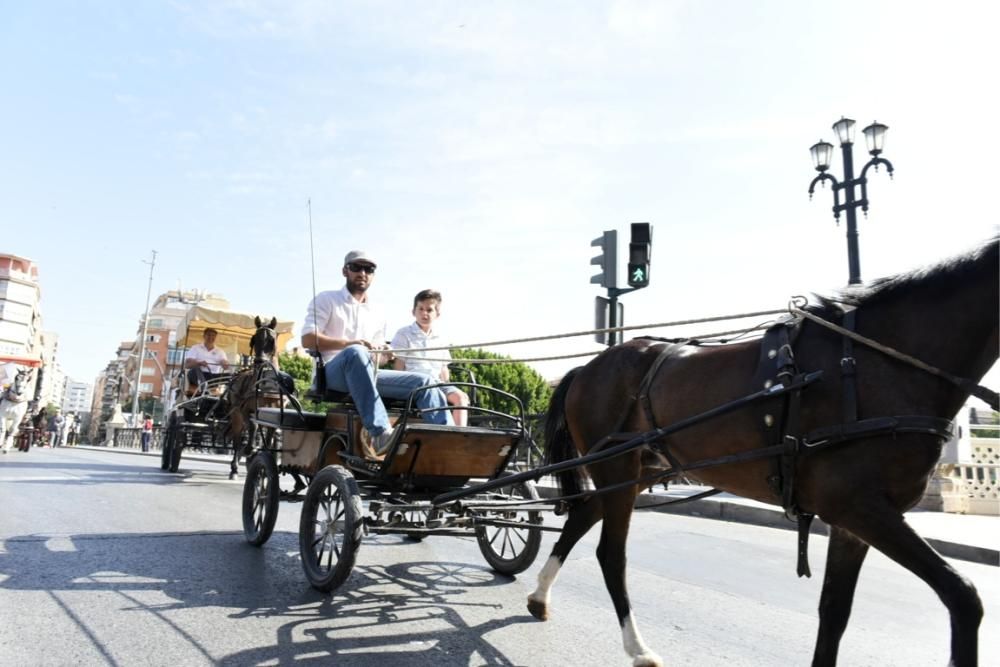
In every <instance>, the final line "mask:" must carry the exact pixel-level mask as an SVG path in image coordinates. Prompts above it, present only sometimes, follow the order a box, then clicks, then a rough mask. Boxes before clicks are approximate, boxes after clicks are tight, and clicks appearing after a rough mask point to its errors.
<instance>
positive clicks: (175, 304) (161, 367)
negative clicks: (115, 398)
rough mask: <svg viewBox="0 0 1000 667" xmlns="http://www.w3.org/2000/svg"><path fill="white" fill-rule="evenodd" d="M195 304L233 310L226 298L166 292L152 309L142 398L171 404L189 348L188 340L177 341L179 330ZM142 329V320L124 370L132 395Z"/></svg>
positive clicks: (141, 386) (147, 335) (143, 373)
mask: <svg viewBox="0 0 1000 667" xmlns="http://www.w3.org/2000/svg"><path fill="white" fill-rule="evenodd" d="M194 305H202V306H207V307H209V308H217V309H220V310H228V309H229V301H228V300H227V299H225V298H224V297H222V296H220V295H218V294H212V293H208V292H203V291H199V290H183V291H182V290H171V291H168V292H164V293H163V294H161V295H159V296H158V297H156V300H155V301H154V302H153V305H152V306H150V309H149V322H148V325H147V326H146V341H145V359H144V360H143V363H142V369H141V371H140V372H139V387H138V389H139V396H140V398H148V397H152V398H155V399H158V400H159V401H160V402H161V405H162V404H167V403H169V401H168V394H169V392H170V387H171V385H172V383H173V380H174V379H175V378H176V377H177V376H178V375H179V374H180V373H181V371H182V368H181V359H182V358H183V354H184V349H185V341H178V340H177V328H178V326H179V325H180V323H181V320H182V319H184V315H185V314H187V311H188V309H190V308H191V307H192V306H194ZM142 328H143V327H142V318H141V317H140V318H139V323H138V327H137V329H136V338H135V342H134V343H132V347H131V348H130V350H129V352H130V355H129V356H127V357H126V359H125V363H124V367H123V369H122V371H121V373H122V374H124V376H125V378H126V380H127V382H126V384H127V385H128V387H129V389H128V391H127V395H132V390H131V386H132V384H134V383H135V378H136V371H137V370H138V368H139V350H140V349H141V347H142V346H141V343H142V341H141V337H142ZM193 342H200V341H193ZM123 345H124V343H123ZM119 350H121V348H119Z"/></svg>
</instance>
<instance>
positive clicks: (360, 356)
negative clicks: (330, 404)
mask: <svg viewBox="0 0 1000 667" xmlns="http://www.w3.org/2000/svg"><path fill="white" fill-rule="evenodd" d="M323 370H324V371H325V372H326V386H327V387H328V388H330V389H333V390H335V391H346V392H348V393H349V394H350V395H351V398H352V399H353V400H354V405H355V406H356V407H357V409H358V414H360V415H361V421H362V423H364V425H365V428H366V429H367V430H368V432H369V433H371V434H372V435H373V436H376V435H381V434H382V433H383V432H384V431H386V430H388V429H389V416H388V415H387V414H386V412H385V406H384V405H382V401H381V400H380V399H379V395H382V396H385V397H387V398H400V399H406V398H408V397H409V395H410V392H412V391H413V390H414V389H419V388H420V387H426V386H428V385H432V384H436V381H435V380H434V378H432V377H431V376H430V375H425V374H423V373H407V372H405V371H382V370H380V371H379V372H378V376H377V377H378V379H377V380H376V375H375V365H374V364H373V363H372V360H371V356H369V354H368V348H366V347H365V346H364V345H350V346H348V347H345V348H344V349H343V350H341V351H340V352H339V353H337V356H335V357H334V358H333V359H331V360H330V361H328V362H326V364H325V365H324V367H323ZM414 401H415V403H416V404H417V407H418V408H420V409H421V410H433V412H426V413H424V415H423V418H424V420H425V421H428V422H431V423H432V424H448V425H451V424H453V423H454V422H453V421H452V419H451V411H449V410H448V409H447V408H448V401H447V400H445V397H444V392H442V391H441V390H440V389H427V390H425V391H420V392H418V393H417V394H416V395H415V396H414Z"/></svg>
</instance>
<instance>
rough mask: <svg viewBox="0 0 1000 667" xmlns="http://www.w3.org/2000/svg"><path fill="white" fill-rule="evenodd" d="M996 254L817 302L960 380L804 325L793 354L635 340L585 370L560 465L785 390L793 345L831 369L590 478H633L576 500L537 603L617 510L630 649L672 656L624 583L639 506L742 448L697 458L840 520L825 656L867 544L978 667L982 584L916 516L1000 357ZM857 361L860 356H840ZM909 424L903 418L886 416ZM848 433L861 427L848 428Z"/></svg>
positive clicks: (962, 664) (567, 416)
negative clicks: (782, 364) (945, 448)
mask: <svg viewBox="0 0 1000 667" xmlns="http://www.w3.org/2000/svg"><path fill="white" fill-rule="evenodd" d="M998 263H1000V259H998V243H997V240H996V239H994V240H993V241H991V242H990V243H988V244H986V245H984V246H983V247H982V248H980V249H978V250H977V251H975V252H973V253H970V254H968V255H965V256H962V257H959V258H956V259H954V260H951V261H948V262H945V263H942V264H940V265H937V266H934V267H931V268H928V269H925V270H921V271H916V272H913V273H909V274H904V275H900V276H896V277H892V278H887V279H882V280H879V281H876V282H873V283H872V284H871V285H870V286H868V287H864V288H852V289H850V290H848V291H845V292H843V293H842V294H841V295H840V296H839V297H838V298H837V299H823V300H821V304H820V305H819V306H814V307H811V308H810V309H809V312H810V314H812V315H816V316H819V317H820V318H822V319H823V320H826V321H830V322H834V323H838V324H844V325H845V326H847V327H849V326H850V323H849V322H845V321H844V320H845V312H848V311H850V310H851V307H853V308H854V309H855V310H854V314H853V315H852V316H851V317H853V318H854V319H855V323H854V325H853V327H854V331H855V332H856V333H857V334H859V335H861V336H864V337H866V338H867V339H872V340H874V341H878V342H879V343H881V344H883V345H884V346H887V347H889V348H892V349H894V350H897V351H899V352H902V353H905V354H906V355H909V356H911V357H915V358H916V359H919V360H920V361H922V362H924V363H925V364H927V365H930V366H933V367H936V369H940V370H942V371H946V372H947V373H950V374H954V376H960V377H958V378H955V377H952V380H954V382H952V381H946V380H945V379H942V377H940V376H938V375H934V374H932V373H930V372H927V371H926V370H921V369H919V368H917V367H915V366H914V365H912V364H911V363H908V362H905V361H902V360H900V359H899V358H897V357H894V356H890V355H889V354H886V353H884V352H882V351H878V350H877V349H875V348H874V347H872V346H870V345H868V344H863V343H858V342H852V343H847V344H846V345H845V339H846V338H848V337H846V336H844V335H843V334H842V333H839V332H836V331H831V330H829V329H828V328H826V327H824V326H821V324H820V323H817V322H815V321H812V320H808V319H805V320H803V319H802V318H799V319H798V323H797V324H795V326H789V327H788V328H789V329H790V330H791V331H792V333H791V334H790V338H789V339H788V340H789V342H788V345H786V346H782V347H783V348H787V349H783V350H781V351H780V352H781V353H780V354H777V353H776V352H777V350H776V351H775V352H771V350H769V349H768V348H767V347H763V346H765V345H767V343H766V341H767V340H768V339H767V338H766V337H765V338H764V339H763V341H765V342H763V343H762V341H761V340H757V341H748V342H742V343H735V344H730V345H720V346H712V347H695V346H685V345H681V346H673V347H672V349H671V350H670V353H669V354H664V353H663V352H664V350H665V346H664V345H663V344H662V343H655V342H651V341H648V340H633V341H630V342H629V343H627V344H624V345H620V346H617V347H614V348H611V349H609V350H607V351H606V352H604V353H603V354H601V355H600V356H598V357H597V358H595V359H594V360H593V361H591V362H590V363H589V364H587V365H586V366H584V367H582V368H578V369H575V370H574V371H572V372H571V373H570V374H568V375H567V376H566V377H565V378H564V379H563V381H562V382H561V383H560V385H559V387H558V388H557V390H556V392H555V393H554V395H553V397H552V402H551V406H550V411H549V416H548V419H549V421H548V425H547V431H546V435H547V442H548V446H549V455H550V460H551V461H552V462H560V461H567V460H570V459H572V458H574V457H576V456H578V455H581V454H585V453H587V452H588V451H591V450H593V449H595V446H597V447H596V448H597V449H600V448H602V447H603V446H604V445H605V444H607V440H608V439H607V438H606V436H609V434H613V433H616V432H625V435H624V436H622V437H618V438H612V440H611V441H612V442H614V441H615V440H626V439H628V437H629V436H628V434H629V433H630V434H631V435H632V436H634V435H635V434H636V433H648V432H650V431H652V430H654V429H657V428H661V427H664V426H668V425H671V424H677V423H678V422H680V421H681V420H684V419H687V418H689V417H691V416H693V415H698V414H699V413H704V412H705V411H708V410H712V409H713V408H717V407H718V406H723V405H726V404H730V403H732V402H734V401H736V400H737V399H740V398H742V397H746V396H749V395H751V394H753V393H754V392H759V391H760V390H761V389H762V388H763V387H772V386H774V382H780V381H782V378H781V377H775V375H774V374H773V373H772V374H771V376H770V377H769V378H768V379H767V380H766V381H765V382H766V383H765V384H762V383H761V378H762V375H761V368H762V367H763V368H765V369H766V367H767V365H768V364H774V363H776V362H772V361H771V360H772V359H774V357H776V356H777V357H779V360H778V361H780V357H781V356H783V355H784V356H786V357H789V358H791V357H794V365H795V367H797V368H798V369H802V370H803V371H822V372H823V377H822V380H821V381H818V382H814V383H812V384H810V385H809V386H808V387H806V388H805V389H803V390H802V391H801V392H800V393H796V394H795V395H796V397H797V398H796V400H795V401H794V402H792V403H790V402H789V397H790V396H791V395H792V393H791V392H790V393H787V394H784V395H783V396H782V397H774V398H770V397H763V398H762V400H760V401H754V402H752V403H750V404H749V405H746V406H745V407H740V408H738V409H735V410H733V411H731V412H728V413H727V414H725V415H723V416H720V417H718V418H714V419H710V420H708V421H705V422H699V423H696V424H695V425H693V426H691V427H690V428H686V429H683V430H679V431H675V432H671V433H669V434H667V435H664V436H662V437H657V438H655V439H654V440H653V442H652V443H651V445H650V446H648V447H644V448H639V449H632V450H629V451H627V452H626V453H625V454H623V455H620V456H617V457H615V458H611V459H609V460H606V461H601V462H597V463H592V464H590V465H588V466H587V467H586V472H587V473H589V476H590V477H591V478H592V480H593V483H594V485H595V487H596V488H597V489H598V490H600V489H607V488H608V487H612V486H615V485H618V487H617V488H615V489H612V490H611V492H610V493H606V494H605V495H596V496H592V497H590V498H589V499H587V500H585V501H580V502H576V503H575V504H573V505H572V506H571V508H570V511H569V515H568V517H567V520H566V524H565V527H564V528H563V531H562V534H561V536H560V538H559V540H558V541H557V543H556V545H555V547H554V548H553V550H552V554H551V556H550V557H549V560H548V561H547V562H546V564H545V566H544V567H543V568H542V570H541V572H540V573H539V577H538V588H537V589H536V590H535V591H534V592H532V593H531V594H530V595H529V596H528V608H529V610H530V611H531V613H532V614H533V615H534V616H536V617H537V618H540V619H542V620H544V619H546V618H547V616H548V609H549V597H550V589H551V587H552V584H553V582H554V581H555V578H556V575H557V574H558V572H559V568H560V567H561V565H562V564H563V563H564V562H565V560H566V558H567V556H568V554H569V552H570V550H571V549H572V548H573V545H575V544H576V542H577V541H578V540H579V539H580V538H581V537H582V536H583V535H584V534H585V533H586V532H587V531H588V530H589V529H590V528H591V527H592V526H593V525H594V524H595V523H597V522H598V521H600V520H601V519H603V524H602V528H601V539H600V543H599V545H598V547H597V557H598V560H599V562H600V565H601V570H602V572H603V574H604V581H605V585H606V586H607V588H608V592H609V593H610V594H611V599H612V602H613V603H614V607H615V611H616V612H617V614H618V619H619V622H620V624H621V630H622V638H623V643H624V648H625V651H626V652H627V653H628V654H629V656H630V657H631V658H632V660H633V664H634V665H645V666H649V665H661V664H662V662H661V660H660V658H659V656H657V655H656V654H655V653H653V652H652V651H651V650H650V649H649V648H648V647H647V646H646V645H645V644H644V643H643V641H642V638H641V637H640V635H639V630H638V628H637V626H636V623H635V620H634V618H633V616H632V613H631V606H630V603H629V598H628V593H627V590H626V585H625V541H626V538H627V536H628V530H629V521H630V518H631V515H632V509H633V503H634V502H635V499H636V495H637V494H638V493H639V492H640V491H641V490H642V487H644V486H649V485H650V481H649V480H651V479H653V477H654V476H655V474H656V473H655V471H656V469H657V468H659V469H661V470H662V469H664V468H673V469H674V470H675V471H676V470H679V469H682V468H686V467H687V466H689V465H695V464H696V462H698V461H705V460H707V459H714V458H717V457H723V456H727V455H739V456H741V457H743V459H742V460H740V461H739V462H736V463H728V464H725V465H717V466H713V467H707V468H697V467H696V469H694V470H685V474H686V475H687V476H688V477H690V478H693V479H697V480H699V481H701V482H703V483H704V484H707V485H710V486H713V487H715V488H718V489H721V490H724V491H728V492H730V493H735V494H738V495H741V496H745V497H748V498H753V499H755V500H759V501H764V502H768V503H772V504H780V505H784V506H785V507H786V509H787V510H789V511H791V512H797V513H799V514H800V515H802V516H808V515H813V514H814V515H817V516H819V517H821V518H822V519H823V521H825V522H826V523H827V524H829V525H830V527H831V532H830V538H829V549H828V554H827V561H826V574H825V579H824V583H823V591H822V595H821V599H820V604H819V631H818V637H817V641H816V647H815V652H814V656H813V665H816V666H820V665H834V664H836V661H837V651H838V647H839V643H840V638H841V635H842V634H843V632H844V629H845V628H846V626H847V621H848V617H849V616H850V613H851V603H852V601H853V598H854V590H855V586H856V584H857V580H858V574H859V572H860V569H861V565H862V562H863V561H864V558H865V555H866V553H867V551H868V548H869V546H873V547H875V548H876V549H878V550H879V551H881V552H882V553H884V554H886V555H887V556H888V557H890V558H892V559H893V560H895V561H896V562H897V563H899V564H900V565H902V566H903V567H905V568H906V569H908V570H910V571H911V572H913V573H914V574H916V575H917V576H918V577H920V578H921V579H923V580H924V581H925V582H926V583H927V584H928V585H929V586H930V587H931V588H932V589H934V591H935V593H937V595H938V597H940V599H941V601H942V602H943V603H944V604H945V606H946V607H947V608H948V612H949V614H950V617H951V629H952V639H951V659H952V664H954V665H956V666H957V667H967V666H969V665H975V664H976V662H977V654H978V649H977V636H978V628H979V622H980V619H981V618H982V614H983V607H982V603H981V601H980V599H979V596H978V594H977V592H976V589H975V588H974V587H973V585H972V584H971V583H970V582H969V581H967V580H966V579H964V578H963V577H962V576H961V575H960V574H958V572H956V571H955V570H954V569H953V568H952V567H951V566H950V565H949V564H948V563H947V562H946V561H945V560H944V559H942V558H941V556H939V555H938V554H937V553H936V552H935V551H934V550H933V549H932V548H931V547H930V546H929V545H928V544H927V543H926V542H925V541H924V540H923V539H921V538H920V537H919V536H918V535H917V534H916V533H915V532H914V531H913V530H912V529H911V528H910V527H909V526H908V525H907V523H906V521H905V520H904V518H903V513H904V512H905V511H906V510H908V509H910V508H911V507H913V506H914V505H916V504H917V502H918V501H919V500H920V498H921V496H922V495H923V492H924V489H925V487H926V486H927V482H928V480H929V479H930V477H931V476H932V474H933V473H934V470H935V468H936V465H937V462H938V458H939V456H940V454H941V448H942V444H943V439H944V437H945V430H946V428H947V425H948V422H947V420H949V419H951V418H953V417H954V415H955V414H956V413H957V411H958V410H959V409H960V408H961V406H962V405H963V403H964V401H965V400H966V399H967V398H968V396H969V393H970V388H971V387H972V386H973V385H974V384H975V382H978V381H979V380H980V378H982V376H983V375H984V374H985V373H986V372H987V371H988V370H989V369H990V367H991V366H992V364H993V363H994V362H995V361H996V359H997V347H998V333H997V332H998V314H997V303H998V282H1000V278H998ZM845 306H846V308H845ZM852 346H853V351H852ZM845 357H847V358H848V361H845V362H842V359H844V358H845ZM851 357H853V362H850V358H851ZM786 363H787V360H786ZM651 369H652V372H649V371H650V370H651ZM763 377H767V375H766V374H765V375H764V376H763ZM799 377H802V376H801V375H800V376H799ZM789 379H790V376H786V377H785V378H784V380H785V381H786V382H787V381H788V380H789ZM963 379H964V380H971V382H969V381H965V382H963V381H962V380H963ZM790 406H791V407H790ZM896 416H900V417H899V418H898V419H896V420H894V421H892V423H895V424H896V426H887V425H886V423H887V421H889V420H884V419H878V418H884V417H896ZM878 425H881V427H880V428H879V427H877V426H878ZM830 427H832V428H830ZM816 433H823V434H826V437H825V439H824V438H820V437H818V436H817V437H815V438H813V439H812V441H810V439H809V438H808V437H806V436H807V434H816ZM845 434H847V435H848V436H849V437H841V436H844V435H845ZM789 438H791V439H789ZM602 440H605V442H604V443H601V441H602ZM775 442H778V443H782V442H785V443H792V445H793V446H792V447H790V448H788V450H785V451H793V452H795V451H797V452H798V453H797V454H796V455H795V456H794V457H791V458H789V457H785V458H782V457H768V458H760V459H756V460H747V458H746V457H745V455H744V454H745V453H746V452H748V451H751V450H755V449H757V450H760V449H762V448H765V447H769V446H772V447H773V445H774V443H775ZM598 443H601V444H600V445H599V444H598ZM664 461H668V463H665V462H664ZM783 464H787V467H784V469H783ZM560 482H561V483H562V486H563V490H564V492H566V493H573V492H574V490H576V489H579V488H580V486H579V485H580V483H581V479H580V477H579V476H577V475H574V474H572V473H563V474H561V476H560ZM776 482H777V484H776ZM793 482H794V486H792V484H793ZM782 490H784V492H785V493H784V498H783V497H782V496H783V493H782ZM789 491H790V493H789ZM800 526H801V524H800ZM803 570H804V571H803ZM803 573H808V572H807V567H806V568H800V574H803Z"/></svg>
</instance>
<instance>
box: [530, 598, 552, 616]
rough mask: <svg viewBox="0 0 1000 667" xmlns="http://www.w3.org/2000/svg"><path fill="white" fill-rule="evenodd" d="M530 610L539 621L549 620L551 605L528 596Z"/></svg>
mask: <svg viewBox="0 0 1000 667" xmlns="http://www.w3.org/2000/svg"><path fill="white" fill-rule="evenodd" d="M528 611H529V612H531V615H532V616H534V617H535V618H537V619H538V620H539V621H547V620H549V606H548V605H547V604H545V603H544V602H539V601H538V600H532V599H531V598H528Z"/></svg>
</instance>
